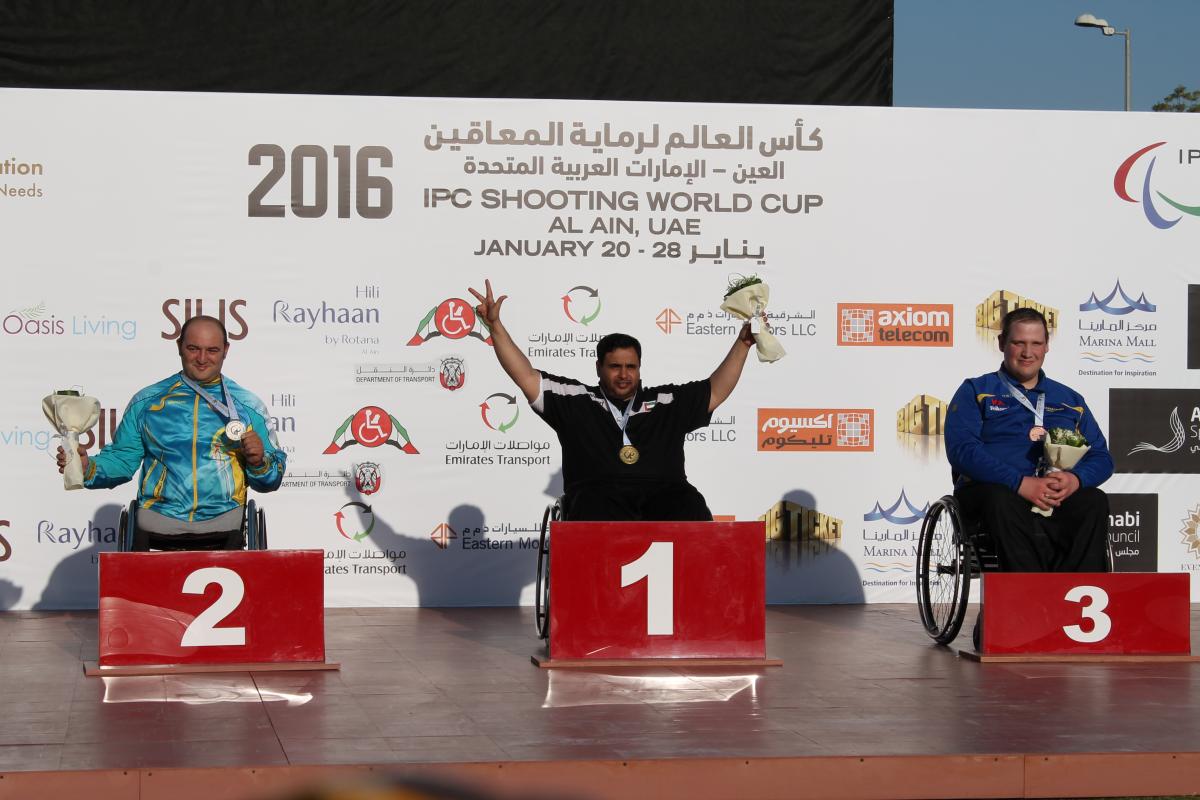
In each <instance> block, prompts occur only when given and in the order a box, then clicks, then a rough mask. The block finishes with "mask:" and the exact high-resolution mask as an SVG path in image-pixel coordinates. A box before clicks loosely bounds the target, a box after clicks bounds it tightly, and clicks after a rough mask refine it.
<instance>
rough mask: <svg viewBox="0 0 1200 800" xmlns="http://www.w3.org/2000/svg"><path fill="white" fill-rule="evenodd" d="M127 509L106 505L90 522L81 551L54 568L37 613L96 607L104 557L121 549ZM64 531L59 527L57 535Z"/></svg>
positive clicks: (43, 591) (36, 609)
mask: <svg viewBox="0 0 1200 800" xmlns="http://www.w3.org/2000/svg"><path fill="white" fill-rule="evenodd" d="M123 508H124V506H121V505H118V504H116V503H105V504H104V505H102V506H100V507H99V508H97V509H96V512H95V513H94V514H93V515H92V518H91V519H89V520H88V524H87V528H86V529H84V530H82V531H77V532H78V533H79V534H80V536H81V538H80V540H79V541H80V543H79V546H78V548H77V549H75V550H73V551H72V552H71V554H70V555H69V556H67V557H66V558H64V559H63V560H62V561H59V562H58V563H57V564H56V565H55V566H54V571H53V572H51V573H50V578H49V580H47V581H46V588H45V589H43V590H42V596H41V597H40V598H39V599H38V601H37V602H36V603H34V604H33V609H34V610H35V611H57V610H61V609H78V608H95V607H96V597H97V595H98V594H99V590H100V568H99V564H100V553H102V552H112V551H114V550H116V549H117V524H118V523H119V522H120V520H121V511H122V509H123ZM62 531H64V528H63V527H59V528H55V529H54V531H53V533H54V535H60V532H62ZM72 535H74V534H72Z"/></svg>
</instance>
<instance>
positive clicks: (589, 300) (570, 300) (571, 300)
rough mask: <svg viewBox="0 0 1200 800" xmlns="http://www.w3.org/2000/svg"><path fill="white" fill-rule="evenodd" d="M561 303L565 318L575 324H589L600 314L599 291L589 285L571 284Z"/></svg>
mask: <svg viewBox="0 0 1200 800" xmlns="http://www.w3.org/2000/svg"><path fill="white" fill-rule="evenodd" d="M562 304H563V313H564V314H566V315H567V319H569V320H571V322H574V323H575V324H577V325H591V324H592V323H593V322H594V321H595V320H596V317H598V316H600V292H598V291H596V290H595V289H593V288H592V287H590V286H572V287H571V288H570V289H568V290H567V293H566V294H564V295H563V296H562Z"/></svg>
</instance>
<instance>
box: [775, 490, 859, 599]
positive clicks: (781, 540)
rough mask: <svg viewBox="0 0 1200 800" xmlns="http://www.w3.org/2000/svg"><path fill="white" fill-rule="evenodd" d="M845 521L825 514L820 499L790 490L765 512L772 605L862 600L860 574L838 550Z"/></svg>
mask: <svg viewBox="0 0 1200 800" xmlns="http://www.w3.org/2000/svg"><path fill="white" fill-rule="evenodd" d="M842 528H843V521H842V520H835V519H831V518H829V517H826V516H825V515H823V514H821V513H820V511H819V508H818V503H817V498H816V497H815V496H814V495H813V494H812V493H811V492H809V491H807V490H805V489H792V490H791V491H789V492H788V493H787V494H785V495H784V496H783V497H782V498H781V499H780V500H779V501H778V502H777V503H776V504H775V505H773V506H772V507H771V512H770V513H768V515H767V533H768V536H769V537H771V538H769V539H768V541H767V602H768V603H863V602H865V601H866V593H865V592H864V591H863V585H862V577H861V576H860V575H859V573H858V568H857V567H856V566H855V565H854V562H852V561H851V560H850V557H849V556H847V555H846V554H845V553H843V552H842V551H841V549H840V547H841V545H842V542H843V541H844V539H843V538H842Z"/></svg>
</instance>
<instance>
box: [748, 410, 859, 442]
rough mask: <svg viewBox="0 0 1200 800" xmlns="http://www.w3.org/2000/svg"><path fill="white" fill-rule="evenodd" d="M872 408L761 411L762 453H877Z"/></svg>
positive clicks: (760, 434) (760, 436) (759, 428)
mask: <svg viewBox="0 0 1200 800" xmlns="http://www.w3.org/2000/svg"><path fill="white" fill-rule="evenodd" d="M874 429H875V410H874V409H871V408H760V409H758V449H759V450H760V451H780V450H787V451H804V452H810V451H826V452H836V451H842V452H870V451H872V450H874V449H875V445H874V436H873V433H872V431H873V430H874Z"/></svg>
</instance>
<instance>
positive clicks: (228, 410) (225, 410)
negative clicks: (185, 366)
mask: <svg viewBox="0 0 1200 800" xmlns="http://www.w3.org/2000/svg"><path fill="white" fill-rule="evenodd" d="M179 377H180V378H182V379H183V382H184V383H186V384H187V385H188V386H189V387H191V389H192V390H193V391H195V392H196V394H198V395H200V396H201V397H202V398H204V401H205V402H206V403H208V404H209V405H210V406H212V410H213V411H215V412H217V414H219V415H221V416H223V417H226V418H227V419H228V420H229V421H230V422H237V421H238V413H237V405H236V404H235V403H234V402H233V398H232V397H231V396H230V394H229V384H227V383H225V381H223V380H222V381H221V388H222V389H224V390H225V402H224V403H222V402H221V401H220V400H218V399H216V398H215V397H213V396H212V395H211V394H209V393H208V392H206V391H204V389H202V388H201V387H200V384H198V383H196V382H195V381H194V380H192V379H191V378H189V377H188V376H187V375H185V374H183V373H182V372H181V373H179Z"/></svg>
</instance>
